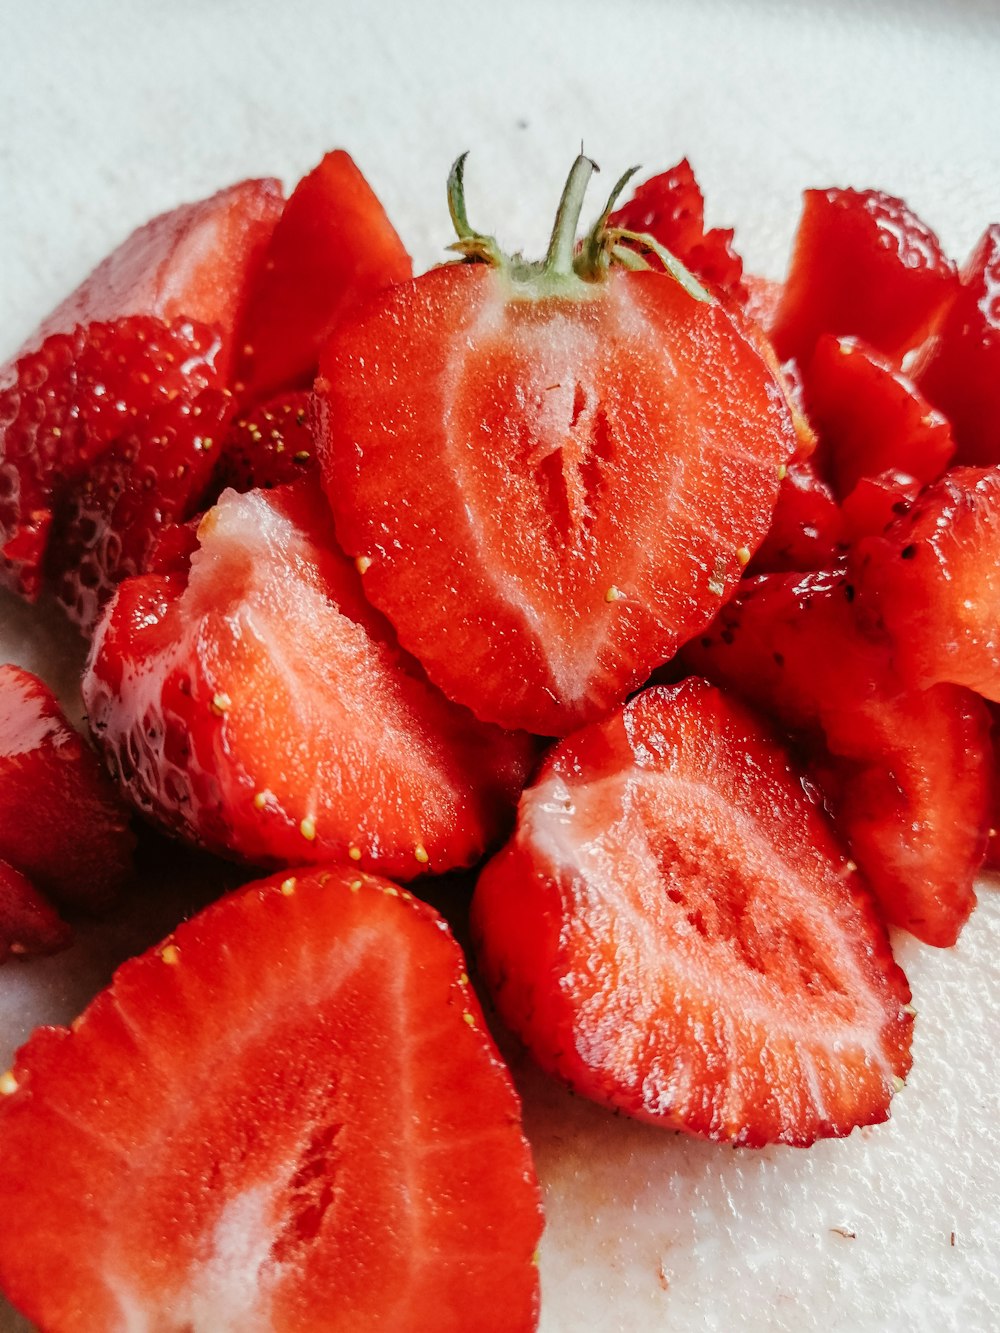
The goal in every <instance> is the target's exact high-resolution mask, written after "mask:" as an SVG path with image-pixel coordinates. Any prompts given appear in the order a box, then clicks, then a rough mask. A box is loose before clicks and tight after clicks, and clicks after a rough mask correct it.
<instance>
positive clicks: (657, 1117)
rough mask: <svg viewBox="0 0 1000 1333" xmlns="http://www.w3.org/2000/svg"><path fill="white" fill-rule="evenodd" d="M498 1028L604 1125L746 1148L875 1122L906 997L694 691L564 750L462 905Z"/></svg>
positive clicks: (657, 696)
mask: <svg viewBox="0 0 1000 1333" xmlns="http://www.w3.org/2000/svg"><path fill="white" fill-rule="evenodd" d="M472 924H473V932H474V937H475V938H477V939H478V942H479V944H478V947H479V954H480V958H481V961H482V966H483V971H484V974H485V977H486V980H487V982H488V984H489V986H490V990H491V993H492V995H493V998H494V1000H495V1001H496V1004H497V1008H498V1009H499V1011H500V1013H501V1015H502V1017H503V1018H504V1019H505V1021H506V1022H507V1023H508V1024H510V1026H511V1027H513V1029H514V1030H515V1032H517V1033H518V1034H519V1035H520V1036H521V1037H522V1038H523V1039H524V1041H525V1042H526V1043H527V1045H528V1048H529V1050H530V1051H531V1053H532V1054H533V1055H534V1057H535V1059H536V1060H538V1061H539V1063H540V1064H541V1065H542V1066H543V1067H544V1068H545V1069H547V1070H549V1071H550V1072H552V1073H555V1074H557V1075H558V1076H559V1077H560V1078H563V1079H565V1080H566V1081H567V1082H568V1083H569V1084H570V1086H571V1087H573V1088H574V1089H575V1090H576V1091H577V1092H580V1093H582V1094H584V1095H585V1096H588V1097H592V1098H594V1099H595V1100H597V1101H599V1102H602V1103H604V1104H605V1105H608V1106H611V1107H614V1108H615V1109H617V1110H622V1111H625V1112H627V1113H628V1114H629V1115H633V1116H637V1117H638V1118H640V1119H642V1120H648V1121H651V1122H653V1123H655V1124H659V1125H663V1126H664V1127H666V1128H670V1129H683V1130H686V1131H688V1132H689V1133H693V1134H698V1135H702V1136H704V1137H705V1138H710V1139H717V1140H722V1141H726V1142H730V1143H734V1144H743V1145H746V1146H749V1147H759V1146H761V1145H763V1144H765V1143H776V1142H777V1143H789V1144H796V1145H805V1144H809V1143H812V1142H814V1140H816V1139H817V1138H820V1137H825V1136H830V1135H841V1134H847V1133H849V1132H850V1130H851V1129H852V1128H853V1127H854V1126H855V1125H861V1124H871V1123H874V1122H876V1121H880V1120H884V1119H885V1118H886V1117H887V1115H888V1111H889V1099H890V1097H891V1095H892V1092H893V1088H894V1086H897V1085H898V1082H899V1080H901V1079H902V1078H903V1077H904V1076H905V1074H906V1073H907V1071H908V1069H909V1067H910V1053H909V1052H910V1032H911V1026H912V1016H911V1014H912V1011H908V1010H907V1007H906V1006H907V1004H908V1001H909V998H910V992H909V988H908V987H907V984H906V979H905V977H904V976H903V974H902V972H901V971H900V970H899V968H898V967H896V965H895V964H894V963H893V961H892V954H891V952H890V949H889V942H888V940H887V938H886V935H885V932H884V930H883V928H882V927H881V925H880V924H879V922H878V919H877V917H876V915H875V913H874V910H873V907H872V903H871V900H870V897H869V894H868V892H867V890H866V889H865V887H864V885H863V883H862V882H861V880H860V877H859V876H858V875H857V874H856V873H855V872H853V871H852V869H851V867H850V866H849V865H848V864H847V863H846V862H845V860H844V856H843V854H842V852H841V851H840V848H839V846H838V845H837V842H836V840H835V839H834V837H833V834H832V832H831V830H830V828H829V826H828V824H827V823H826V821H825V820H824V818H823V816H822V814H821V813H820V811H819V810H818V809H817V808H816V807H815V806H814V805H813V804H812V803H811V802H810V801H809V800H808V798H807V797H806V796H805V795H804V793H803V790H802V786H801V778H800V775H799V774H798V773H797V771H796V770H795V768H794V767H793V766H792V765H791V763H790V762H789V759H788V757H787V755H786V754H785V752H784V751H783V750H782V749H781V747H780V746H779V745H778V744H777V743H776V742H775V741H774V740H773V739H772V738H771V737H770V735H769V734H768V733H767V731H765V730H764V728H763V727H762V726H761V724H760V723H759V721H757V720H756V719H755V718H754V716H753V715H752V714H751V713H749V712H748V711H746V709H744V708H743V707H742V706H741V705H739V704H737V703H735V702H733V701H732V700H730V699H727V698H726V697H725V695H723V694H722V693H721V692H720V691H718V690H716V689H714V688H713V687H711V686H709V685H707V684H706V683H705V682H704V681H698V680H687V681H684V682H683V683H682V684H680V685H678V686H676V687H674V688H655V689H650V690H646V691H644V692H643V693H642V694H639V695H637V696H636V697H635V698H634V699H632V700H631V701H630V702H629V703H628V704H626V705H625V707H624V708H623V709H620V710H619V711H617V712H615V713H614V714H612V715H611V716H610V717H609V718H607V719H606V720H605V721H604V722H602V723H600V724H595V725H592V726H589V727H586V728H583V729H582V730H581V731H579V732H577V733H576V734H575V735H573V736H571V737H569V738H568V739H567V740H565V741H563V742H561V743H560V744H559V745H557V746H556V747H555V749H554V750H553V751H552V752H551V753H550V755H549V757H548V758H547V760H546V761H545V764H544V766H543V767H542V770H541V772H540V773H539V775H538V778H537V779H536V781H535V784H534V785H533V786H532V787H530V788H528V790H527V791H526V792H525V793H524V796H523V797H522V799H521V805H520V809H519V812H518V822H517V831H516V833H515V834H514V838H513V840H512V841H511V842H510V844H509V845H508V846H507V847H506V848H505V849H504V850H503V851H502V852H501V853H500V854H499V855H498V856H497V857H496V858H495V859H494V860H493V861H491V862H490V864H489V865H488V866H487V867H486V869H485V871H484V872H483V874H482V876H481V877H480V880H479V883H478V885H477V887H476V891H475V896H474V899H473V907H472Z"/></svg>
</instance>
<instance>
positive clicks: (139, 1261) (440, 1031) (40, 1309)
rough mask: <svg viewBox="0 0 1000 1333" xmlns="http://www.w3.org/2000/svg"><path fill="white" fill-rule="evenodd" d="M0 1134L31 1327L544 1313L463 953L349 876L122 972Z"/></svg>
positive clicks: (240, 902) (386, 886) (501, 1330)
mask: <svg viewBox="0 0 1000 1333" xmlns="http://www.w3.org/2000/svg"><path fill="white" fill-rule="evenodd" d="M0 1143H2V1144H3V1151H2V1153H0V1189H2V1191H3V1197H4V1199H5V1201H6V1202H7V1205H8V1207H9V1209H10V1210H11V1216H12V1217H13V1218H14V1219H16V1221H15V1222H14V1224H13V1225H10V1226H7V1227H4V1228H2V1229H0V1280H2V1282H3V1286H4V1289H5V1290H6V1291H7V1293H8V1294H9V1295H10V1297H11V1299H12V1300H13V1301H14V1303H15V1304H16V1305H18V1306H19V1307H20V1308H21V1309H22V1310H23V1311H24V1312H25V1313H26V1314H27V1315H28V1316H29V1317H30V1318H32V1319H34V1320H36V1321H37V1322H38V1323H39V1324H40V1325H41V1326H42V1327H44V1328H47V1329H51V1330H58V1331H59V1333H77V1331H78V1333H93V1330H95V1329H100V1330H102V1333H115V1331H116V1330H124V1329H126V1328H129V1329H131V1328H136V1327H142V1328H152V1327H155V1328H157V1329H162V1330H177V1333H180V1330H183V1329H192V1328H197V1329H201V1330H220V1329H232V1330H235V1329H240V1330H260V1333H265V1330H266V1333H285V1331H286V1330H287V1333H292V1331H293V1330H297V1331H299V1333H301V1330H305V1329H317V1330H318V1329H323V1330H330V1333H334V1331H342V1333H355V1330H358V1329H366V1330H369V1329H370V1330H372V1331H373V1333H376V1331H377V1330H384V1333H420V1331H422V1330H426V1329H428V1328H431V1327H433V1328H434V1329H436V1330H440V1331H441V1333H459V1330H462V1331H463V1333H464V1331H465V1330H467V1329H469V1328H472V1327H475V1328H476V1329H477V1330H480V1333H528V1331H529V1330H530V1329H532V1328H534V1327H535V1326H536V1319H537V1308H538V1269H537V1266H536V1264H535V1263H534V1262H533V1255H534V1253H535V1249H536V1246H537V1244H538V1240H539V1235H540V1232H541V1222H542V1219H541V1210H540V1205H539V1193H538V1186H537V1183H536V1180H535V1174H534V1169H533V1166H532V1162H531V1156H530V1152H529V1149H528V1145H527V1143H526V1142H525V1140H524V1137H523V1134H522V1132H521V1127H520V1106H519V1103H518V1099H517V1095H516V1093H515V1092H514V1089H513V1086H512V1084H511V1082H510V1077H509V1075H508V1073H507V1071H506V1069H505V1068H504V1066H503V1064H502V1062H501V1061H500V1058H499V1056H498V1055H497V1052H496V1048H495V1047H494V1045H493V1042H492V1040H491V1038H490V1036H489V1034H488V1030H487V1029H486V1027H485V1024H484V1023H483V1021H482V1015H481V1013H480V1010H479V1006H478V1003H477V1001H476V998H475V995H474V993H473V991H472V990H471V987H470V986H469V980H468V977H467V975H466V974H465V963H464V959H463V957H462V954H461V951H460V949H459V948H458V946H457V945H456V944H455V942H454V940H453V939H452V937H451V935H450V933H449V932H448V930H447V927H446V926H445V923H444V921H443V920H442V919H441V918H440V917H439V916H438V915H437V913H436V912H434V911H433V909H431V908H430V907H428V906H427V905H426V904H424V903H421V902H419V901H417V900H416V899H414V898H413V897H412V896H411V895H410V894H408V893H406V892H405V890H402V889H399V888H397V887H396V886H395V885H393V884H391V883H389V882H388V881H385V880H380V879H377V878H375V877H372V876H369V875H366V874H363V873H361V872H358V871H356V870H353V869H343V868H339V869H332V868H331V869H329V870H320V869H318V868H312V867H311V868H306V869H302V870H291V871H285V872H282V873H281V874H280V875H276V876H275V877H274V878H273V879H269V880H265V881H262V882H258V883H255V884H250V885H248V886H246V887H245V888H244V889H242V890H239V891H237V892H236V893H234V894H231V895H229V896H227V897H225V898H223V899H221V900H219V901H218V902H216V903H214V904H213V905H211V906H210V907H208V908H206V909H205V910H204V911H202V912H201V913H199V914H198V916H196V917H195V918H194V919H192V920H191V921H188V922H186V923H184V924H183V925H181V926H179V927H178V929H177V930H176V932H175V933H174V934H173V935H172V936H170V937H169V939H167V940H165V941H164V942H163V943H162V944H161V945H160V946H158V947H157V948H155V949H153V950H150V951H149V952H148V953H145V954H143V955H142V956H141V957H139V958H136V959H133V960H132V961H130V962H127V963H125V964H124V965H123V966H122V967H121V968H120V969H119V971H118V972H117V974H116V976H115V979H114V981H113V982H112V984H111V986H110V988H109V989H108V990H106V991H104V992H103V993H102V994H101V995H99V996H98V997H97V999H96V1000H94V1001H93V1002H92V1004H91V1005H90V1006H89V1008H88V1009H87V1010H86V1011H85V1012H84V1014H83V1015H82V1016H81V1017H80V1018H79V1019H77V1021H76V1022H75V1023H74V1024H73V1026H72V1028H71V1029H67V1028H42V1029H40V1030H39V1031H37V1032H36V1033H35V1035H34V1036H33V1037H32V1038H31V1039H30V1041H29V1042H28V1044H27V1045H26V1046H24V1047H23V1048H22V1049H21V1051H20V1052H19V1053H18V1055H17V1057H16V1059H15V1063H14V1067H13V1069H12V1070H11V1071H10V1073H9V1074H8V1075H6V1076H5V1077H4V1078H3V1079H2V1080H0ZM40 1144H44V1145H45V1151H44V1152H43V1153H41V1154H40V1153H39V1145H40ZM473 1312H474V1313H473Z"/></svg>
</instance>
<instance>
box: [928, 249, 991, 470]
mask: <svg viewBox="0 0 1000 1333" xmlns="http://www.w3.org/2000/svg"><path fill="white" fill-rule="evenodd" d="M914 375H915V376H916V378H917V382H918V383H919V385H920V388H921V389H922V390H923V392H924V393H925V394H926V395H927V397H928V398H929V399H930V401H931V402H932V403H933V404H934V405H935V407H938V408H940V410H941V411H942V412H944V414H945V415H946V416H947V417H948V419H949V421H950V422H951V424H952V429H953V430H954V432H955V441H956V444H957V445H958V461H959V462H960V463H967V464H972V465H973V466H976V467H983V466H986V465H988V464H997V463H1000V224H998V223H994V224H993V225H992V226H991V227H987V229H986V231H985V232H984V233H983V235H982V237H981V239H980V241H979V243H978V245H977V246H976V248H975V250H974V251H973V252H972V255H971V257H970V259H969V261H968V263H967V264H966V266H965V268H964V269H963V270H962V286H961V288H960V290H959V292H958V295H957V297H956V299H955V303H954V305H953V306H952V307H951V309H950V311H949V312H948V316H947V318H946V319H945V321H944V324H943V325H942V327H941V329H940V331H939V333H938V335H937V336H936V337H935V338H933V339H932V341H931V343H930V344H929V346H928V347H927V349H926V351H925V352H924V353H922V354H921V359H920V363H919V364H918V366H917V368H916V369H915V370H914Z"/></svg>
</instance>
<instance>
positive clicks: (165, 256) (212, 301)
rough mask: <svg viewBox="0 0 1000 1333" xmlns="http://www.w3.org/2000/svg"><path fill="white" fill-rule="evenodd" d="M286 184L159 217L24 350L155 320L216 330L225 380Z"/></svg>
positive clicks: (226, 193)
mask: <svg viewBox="0 0 1000 1333" xmlns="http://www.w3.org/2000/svg"><path fill="white" fill-rule="evenodd" d="M282 205H283V198H282V192H281V183H280V181H276V180H247V181H240V182H239V184H237V185H231V186H229V187H228V188H227V189H225V190H220V191H219V192H218V194H214V195H212V196H211V198H209V199H202V200H199V201H198V202H197V203H194V204H182V205H181V206H180V207H179V208H174V209H171V210H170V211H169V212H168V213H161V214H160V215H159V216H158V217H155V218H153V219H152V220H151V221H150V222H147V223H146V224H145V225H144V226H142V227H139V228H137V229H136V230H135V231H134V232H132V234H131V236H129V237H128V238H127V239H126V240H125V241H123V242H122V244H121V245H119V246H118V248H117V249H116V250H114V251H112V253H111V254H110V255H108V257H107V258H106V259H104V260H102V262H101V263H100V264H98V266H97V268H95V269H94V271H93V273H91V274H90V276H89V277H88V278H87V279H86V280H85V281H84V282H83V283H82V284H81V285H80V286H79V287H78V288H77V289H76V291H75V292H73V293H72V294H71V295H70V296H68V297H67V298H66V300H65V301H63V303H62V305H60V306H58V307H57V308H56V309H55V310H53V312H52V314H51V315H49V316H48V318H47V319H45V320H43V322H42V324H41V325H40V326H39V327H38V329H36V331H35V333H34V334H33V335H32V336H31V338H29V339H28V342H27V343H26V345H25V350H27V349H28V348H36V347H38V346H40V345H41V344H42V343H43V342H44V341H45V340H46V339H47V338H49V337H50V336H51V335H52V334H54V333H62V334H68V333H70V332H71V331H72V330H73V329H74V328H75V327H76V326H77V325H81V324H83V325H86V324H94V323H108V322H110V321H113V320H119V319H123V318H124V317H125V316H128V315H151V316H155V317H156V318H157V319H160V320H162V321H163V322H164V323H168V324H170V323H175V322H178V321H184V320H190V321H194V322H198V323H201V324H211V325H214V326H215V327H216V328H217V329H218V331H219V335H220V338H221V348H220V353H219V357H218V364H219V369H220V372H221V373H222V374H223V376H224V377H225V376H226V375H228V371H229V368H230V365H231V362H232V357H233V350H234V348H233V337H234V331H235V328H236V324H237V322H238V321H239V320H240V319H241V316H242V313H243V309H244V306H245V304H246V299H247V294H248V290H249V286H250V283H251V281H252V280H253V279H254V278H255V277H256V275H257V272H258V270H259V268H260V265H261V262H262V257H263V253H264V248H265V247H266V245H267V243H268V240H269V239H270V236H271V233H272V231H273V230H274V224H275V223H276V222H277V220H278V217H279V215H280V213H281V209H282Z"/></svg>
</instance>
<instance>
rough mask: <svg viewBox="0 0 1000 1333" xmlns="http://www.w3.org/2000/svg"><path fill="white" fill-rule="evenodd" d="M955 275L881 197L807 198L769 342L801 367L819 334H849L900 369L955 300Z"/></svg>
mask: <svg viewBox="0 0 1000 1333" xmlns="http://www.w3.org/2000/svg"><path fill="white" fill-rule="evenodd" d="M957 286H958V279H957V275H956V273H955V266H954V264H952V262H951V261H950V260H949V259H948V258H947V257H946V256H945V255H944V253H943V252H942V250H941V245H940V242H939V241H938V238H937V237H936V236H935V235H934V233H933V232H932V231H931V229H930V228H929V227H928V226H926V225H925V224H924V223H923V222H921V220H920V219H919V218H918V217H917V216H916V214H915V213H913V212H912V211H911V210H910V209H909V208H908V207H907V205H906V204H905V203H904V202H903V201H902V200H901V199H894V198H892V197H891V196H890V195H887V194H881V193H880V192H879V191H877V190H840V189H830V190H806V192H805V194H804V196H803V209H802V218H801V220H800V222H799V229H798V232H797V234H796V237H795V246H794V249H793V252H792V261H791V267H790V268H789V272H788V278H787V279H786V282H785V287H784V291H783V292H782V297H781V304H780V306H779V307H778V312H777V314H776V315H775V317H774V322H773V324H772V326H771V329H770V333H771V337H772V340H773V341H774V345H775V347H776V348H777V350H778V354H779V356H781V358H782V359H787V358H788V357H792V356H794V357H796V358H797V359H798V360H799V361H800V362H801V363H802V364H805V363H806V362H807V361H808V360H809V357H810V356H811V355H812V350H813V347H814V346H815V345H816V340H817V338H818V337H819V336H820V334H822V333H833V334H855V335H857V336H858V337H859V338H864V340H865V341H866V342H869V343H871V344H872V346H874V347H875V348H877V349H878V350H879V351H881V352H884V353H885V354H886V356H888V357H891V358H892V359H893V360H894V361H896V362H898V361H899V360H900V359H901V358H902V356H903V354H904V352H906V351H908V350H909V349H910V348H913V347H917V346H919V344H920V343H922V342H923V340H924V339H925V338H926V337H927V335H928V334H929V333H930V332H931V330H932V329H933V327H934V325H935V324H936V323H937V321H938V320H939V319H940V318H941V316H942V315H943V314H944V312H945V310H946V309H947V307H948V304H949V302H950V301H951V300H952V297H953V296H954V294H955V290H956V288H957Z"/></svg>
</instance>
